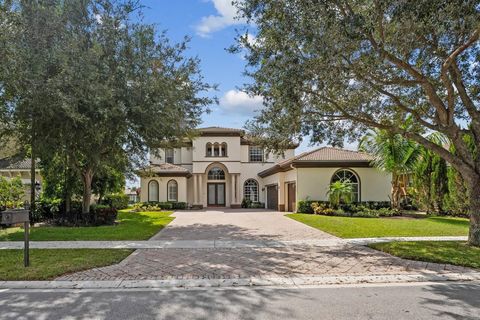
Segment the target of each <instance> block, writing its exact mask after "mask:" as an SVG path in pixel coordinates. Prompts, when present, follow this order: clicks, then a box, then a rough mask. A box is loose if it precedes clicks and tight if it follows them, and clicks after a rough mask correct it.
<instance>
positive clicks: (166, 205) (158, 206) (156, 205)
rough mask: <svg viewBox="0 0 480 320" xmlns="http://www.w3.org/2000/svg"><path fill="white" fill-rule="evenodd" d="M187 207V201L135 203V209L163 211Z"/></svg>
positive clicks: (139, 210)
mask: <svg viewBox="0 0 480 320" xmlns="http://www.w3.org/2000/svg"><path fill="white" fill-rule="evenodd" d="M186 208H187V203H186V202H157V201H150V202H138V203H135V204H134V205H133V211H136V212H142V211H162V210H172V209H173V210H183V209H186Z"/></svg>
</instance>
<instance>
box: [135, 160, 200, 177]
mask: <svg viewBox="0 0 480 320" xmlns="http://www.w3.org/2000/svg"><path fill="white" fill-rule="evenodd" d="M139 174H141V175H155V176H168V175H172V176H190V175H191V173H190V171H189V170H188V169H186V168H184V167H180V166H177V165H174V164H171V163H161V164H151V165H150V166H148V167H145V168H143V169H141V170H140V171H139Z"/></svg>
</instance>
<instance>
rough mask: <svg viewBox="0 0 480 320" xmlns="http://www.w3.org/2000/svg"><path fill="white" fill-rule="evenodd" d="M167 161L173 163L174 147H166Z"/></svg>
mask: <svg viewBox="0 0 480 320" xmlns="http://www.w3.org/2000/svg"><path fill="white" fill-rule="evenodd" d="M165 162H166V163H172V164H173V149H172V148H169V149H165Z"/></svg>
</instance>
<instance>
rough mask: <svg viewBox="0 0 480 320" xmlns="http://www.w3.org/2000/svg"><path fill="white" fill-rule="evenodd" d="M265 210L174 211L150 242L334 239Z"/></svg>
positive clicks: (279, 213) (281, 215) (280, 214)
mask: <svg viewBox="0 0 480 320" xmlns="http://www.w3.org/2000/svg"><path fill="white" fill-rule="evenodd" d="M284 214H285V213H282V212H276V211H268V210H256V211H254V210H244V209H243V210H241V209H238V210H235V209H225V210H202V211H178V212H175V213H174V214H173V216H174V217H175V220H173V221H172V222H171V223H170V224H169V225H168V226H167V227H166V228H165V229H163V230H162V231H160V232H159V233H158V234H157V235H155V236H154V237H153V238H152V239H151V240H217V239H218V240H310V239H335V237H334V236H332V235H330V234H328V233H325V232H322V231H320V230H317V229H315V228H312V227H309V226H307V225H305V224H303V223H300V222H297V221H295V220H293V219H290V218H287V217H285V216H284Z"/></svg>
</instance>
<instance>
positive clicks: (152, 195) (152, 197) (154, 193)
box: [148, 180, 158, 202]
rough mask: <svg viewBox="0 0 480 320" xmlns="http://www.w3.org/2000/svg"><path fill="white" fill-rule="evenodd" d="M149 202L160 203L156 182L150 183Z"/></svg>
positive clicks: (151, 181)
mask: <svg viewBox="0 0 480 320" xmlns="http://www.w3.org/2000/svg"><path fill="white" fill-rule="evenodd" d="M148 201H157V202H158V182H157V181H156V180H150V182H149V183H148Z"/></svg>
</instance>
